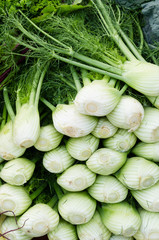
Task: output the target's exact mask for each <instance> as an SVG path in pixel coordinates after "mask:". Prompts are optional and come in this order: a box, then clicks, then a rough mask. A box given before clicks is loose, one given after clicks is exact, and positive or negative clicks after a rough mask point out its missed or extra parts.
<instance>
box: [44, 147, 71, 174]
mask: <svg viewBox="0 0 159 240" xmlns="http://www.w3.org/2000/svg"><path fill="white" fill-rule="evenodd" d="M74 162H75V159H74V158H72V157H71V155H70V154H69V153H68V151H67V149H66V147H65V146H63V145H61V146H59V147H57V148H55V149H53V150H51V151H49V152H46V153H45V154H44V156H43V166H44V167H45V168H46V169H47V170H48V171H49V172H51V173H61V172H63V171H64V170H65V169H67V168H68V167H70V166H71V165H72V164H73V163H74Z"/></svg>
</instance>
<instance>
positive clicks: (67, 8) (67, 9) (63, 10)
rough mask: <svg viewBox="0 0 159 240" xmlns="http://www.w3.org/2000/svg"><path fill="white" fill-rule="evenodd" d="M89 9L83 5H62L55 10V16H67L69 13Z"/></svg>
mask: <svg viewBox="0 0 159 240" xmlns="http://www.w3.org/2000/svg"><path fill="white" fill-rule="evenodd" d="M87 7H89V5H86V6H83V5H77V4H76V5H67V4H63V5H61V6H59V7H58V8H57V14H69V13H71V12H74V11H77V10H80V9H84V8H87Z"/></svg>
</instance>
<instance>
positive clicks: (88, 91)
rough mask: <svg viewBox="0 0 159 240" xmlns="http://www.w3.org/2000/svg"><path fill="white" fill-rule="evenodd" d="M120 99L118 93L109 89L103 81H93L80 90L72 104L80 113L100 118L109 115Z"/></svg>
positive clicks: (111, 88) (113, 89)
mask: <svg viewBox="0 0 159 240" xmlns="http://www.w3.org/2000/svg"><path fill="white" fill-rule="evenodd" d="M120 97H121V93H120V91H118V90H117V89H115V88H113V87H110V86H109V85H108V84H107V82H106V81H105V80H94V81H93V82H91V83H90V84H88V85H86V86H84V87H83V88H81V89H80V91H79V92H78V93H77V95H76V97H75V100H74V104H75V106H76V108H77V110H78V111H79V112H80V113H82V114H86V115H91V116H98V117H100V116H105V115H107V114H108V113H110V112H111V111H112V110H113V109H114V108H115V106H116V105H117V103H118V102H119V100H120Z"/></svg>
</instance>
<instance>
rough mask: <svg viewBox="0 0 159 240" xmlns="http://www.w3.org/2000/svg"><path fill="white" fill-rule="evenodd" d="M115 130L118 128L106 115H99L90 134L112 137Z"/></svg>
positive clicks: (99, 136) (98, 136)
mask: <svg viewBox="0 0 159 240" xmlns="http://www.w3.org/2000/svg"><path fill="white" fill-rule="evenodd" d="M117 130H118V128H117V127H115V126H114V125H113V124H112V123H111V122H109V121H108V119H107V118H106V117H101V118H99V120H98V123H97V125H96V127H95V129H94V130H93V132H92V134H93V135H94V136H95V137H97V138H109V137H112V136H113V135H114V134H115V133H116V132H117Z"/></svg>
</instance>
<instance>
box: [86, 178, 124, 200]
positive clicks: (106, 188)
mask: <svg viewBox="0 0 159 240" xmlns="http://www.w3.org/2000/svg"><path fill="white" fill-rule="evenodd" d="M88 193H89V194H90V195H91V196H92V197H93V198H94V199H96V200H97V201H99V202H104V203H118V202H121V201H123V200H124V199H125V198H126V196H127V194H128V189H127V188H126V187H125V186H124V185H123V184H122V183H121V182H120V181H119V180H118V179H116V178H115V177H114V176H101V175H98V176H97V178H96V180H95V182H94V183H93V184H92V186H90V187H89V188H88Z"/></svg>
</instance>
